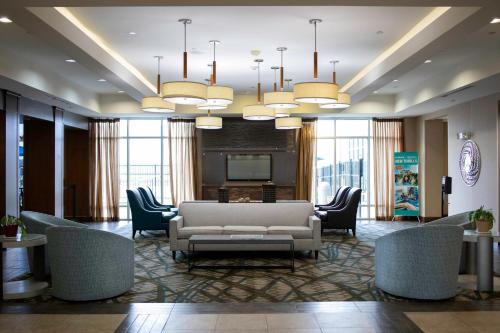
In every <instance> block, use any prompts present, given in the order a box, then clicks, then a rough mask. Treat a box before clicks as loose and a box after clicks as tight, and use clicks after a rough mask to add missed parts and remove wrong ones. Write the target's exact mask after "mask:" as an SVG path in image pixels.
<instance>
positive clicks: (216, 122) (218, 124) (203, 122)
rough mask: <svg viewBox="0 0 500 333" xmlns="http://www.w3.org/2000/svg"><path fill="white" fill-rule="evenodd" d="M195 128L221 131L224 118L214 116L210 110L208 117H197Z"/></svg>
mask: <svg viewBox="0 0 500 333" xmlns="http://www.w3.org/2000/svg"><path fill="white" fill-rule="evenodd" d="M195 126H196V128H199V129H221V128H222V118H221V117H214V116H212V115H211V114H210V110H208V115H207V116H206V117H196V120H195Z"/></svg>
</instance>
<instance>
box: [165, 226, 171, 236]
mask: <svg viewBox="0 0 500 333" xmlns="http://www.w3.org/2000/svg"><path fill="white" fill-rule="evenodd" d="M165 233H166V234H167V238H170V230H169V229H168V228H167V229H165Z"/></svg>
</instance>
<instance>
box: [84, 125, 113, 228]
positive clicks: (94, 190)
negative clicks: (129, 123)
mask: <svg viewBox="0 0 500 333" xmlns="http://www.w3.org/2000/svg"><path fill="white" fill-rule="evenodd" d="M89 136H90V186H91V187H90V215H91V218H92V220H93V221H117V220H118V219H119V208H120V166H119V161H120V156H119V147H120V142H119V139H120V120H119V119H91V120H90V121H89Z"/></svg>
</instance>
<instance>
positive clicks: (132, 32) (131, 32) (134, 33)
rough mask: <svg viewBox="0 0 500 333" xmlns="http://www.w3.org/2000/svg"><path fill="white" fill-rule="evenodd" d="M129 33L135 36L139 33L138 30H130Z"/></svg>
mask: <svg viewBox="0 0 500 333" xmlns="http://www.w3.org/2000/svg"><path fill="white" fill-rule="evenodd" d="M128 34H129V35H130V36H135V35H137V32H135V31H130V32H129V33H128Z"/></svg>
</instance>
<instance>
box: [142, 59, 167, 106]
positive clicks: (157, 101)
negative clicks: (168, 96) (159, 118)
mask: <svg viewBox="0 0 500 333" xmlns="http://www.w3.org/2000/svg"><path fill="white" fill-rule="evenodd" d="M155 58H156V59H157V60H158V74H157V76H156V93H157V94H158V95H157V96H149V97H144V98H143V99H142V101H141V110H142V111H145V112H165V113H167V112H175V104H173V103H169V102H165V101H164V100H163V99H162V98H161V97H160V96H159V95H160V61H161V59H162V58H163V57H162V56H155Z"/></svg>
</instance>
